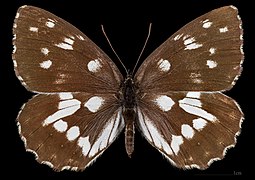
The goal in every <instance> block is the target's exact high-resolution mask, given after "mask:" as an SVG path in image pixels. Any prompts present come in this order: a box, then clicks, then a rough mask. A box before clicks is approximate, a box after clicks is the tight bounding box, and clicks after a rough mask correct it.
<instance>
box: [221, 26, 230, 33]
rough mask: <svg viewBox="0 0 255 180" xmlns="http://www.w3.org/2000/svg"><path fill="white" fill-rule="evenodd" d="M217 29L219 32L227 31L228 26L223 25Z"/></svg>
mask: <svg viewBox="0 0 255 180" xmlns="http://www.w3.org/2000/svg"><path fill="white" fill-rule="evenodd" d="M219 31H220V33H225V32H227V31H228V27H227V26H225V27H224V28H220V29H219Z"/></svg>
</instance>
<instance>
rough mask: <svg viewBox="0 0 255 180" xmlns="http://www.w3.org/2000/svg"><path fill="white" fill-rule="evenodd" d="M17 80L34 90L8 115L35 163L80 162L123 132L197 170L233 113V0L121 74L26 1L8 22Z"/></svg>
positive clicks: (230, 137) (237, 41)
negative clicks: (230, 94)
mask: <svg viewBox="0 0 255 180" xmlns="http://www.w3.org/2000/svg"><path fill="white" fill-rule="evenodd" d="M13 34H14V37H13V46H14V49H13V55H12V59H13V64H14V69H15V73H16V76H17V78H18V79H19V80H20V82H21V83H22V85H23V86H24V87H25V88H26V89H27V90H29V91H31V92H34V93H36V95H35V96H33V98H32V99H30V100H29V101H28V102H27V103H25V104H24V105H23V107H22V109H21V111H20V113H19V115H18V117H17V125H18V130H19V134H20V136H21V139H22V140H23V141H24V144H25V148H26V150H27V151H29V152H32V153H33V154H35V157H36V159H37V161H38V162H40V163H43V164H47V165H48V166H50V167H52V168H53V169H54V170H56V171H61V170H64V169H69V170H75V171H77V170H84V169H85V168H86V167H88V166H89V165H90V164H91V163H92V162H93V161H95V160H96V158H98V157H99V156H100V155H101V154H102V153H103V152H104V151H105V150H106V149H107V148H108V147H109V146H110V145H111V144H112V143H113V142H114V140H115V139H116V137H118V135H119V134H120V133H121V132H122V131H123V130H124V132H125V148H126V152H127V154H128V156H130V157H131V155H132V153H133V151H134V133H135V130H136V129H138V130H139V131H140V132H141V134H142V135H143V136H144V138H145V139H146V140H147V141H148V142H149V143H150V144H151V145H152V146H153V147H154V148H156V149H157V150H158V151H159V152H160V153H161V154H162V155H163V156H164V157H166V159H167V160H169V162H170V163H171V164H172V165H173V166H176V167H178V168H181V169H190V168H198V169H206V168H208V167H209V166H210V165H211V163H212V162H214V161H216V160H220V159H222V158H223V157H224V156H225V154H226V151H227V149H229V148H230V147H233V146H234V145H235V144H236V136H237V135H239V133H240V128H241V123H242V121H243V113H242V111H241V108H240V107H239V105H238V104H237V102H236V101H235V100H233V99H232V98H230V97H228V96H226V95H224V94H223V93H222V92H224V91H226V90H229V89H231V88H232V87H233V86H234V84H235V82H236V80H237V79H238V77H239V76H240V74H241V71H242V62H243V59H244V55H243V50H242V46H243V39H242V34H243V32H242V24H241V19H240V17H239V15H238V10H237V8H236V7H234V6H225V7H221V8H218V9H215V10H213V11H211V12H209V13H207V14H204V15H202V16H200V17H198V18H197V19H195V20H193V21H191V22H190V23H188V24H187V25H185V26H184V27H182V28H181V29H180V30H178V31H177V32H176V33H174V34H173V35H172V36H171V37H169V38H168V39H167V40H166V41H165V42H164V43H163V44H162V45H160V46H159V47H158V48H157V49H156V50H155V51H154V52H152V53H151V54H150V55H149V56H148V57H147V58H146V59H145V60H144V62H143V63H142V65H141V66H140V67H139V68H138V70H137V71H136V73H135V74H133V73H127V74H126V76H125V77H123V76H122V74H121V73H120V71H119V70H118V68H117V66H116V65H115V64H114V63H113V61H112V60H111V59H110V58H109V57H108V56H107V55H106V54H105V53H104V52H103V51H102V50H101V49H100V48H99V47H98V46H97V45H96V44H95V43H93V42H92V41H91V40H90V39H89V38H88V37H87V36H86V35H85V34H83V33H82V32H80V31H79V30H78V29H77V28H75V27H74V26H72V25H71V24H69V23H68V22H66V21H64V20H63V19H61V18H59V17H57V16H55V15H53V14H52V13H50V12H47V11H45V10H43V9H40V8H37V7H33V6H22V7H20V8H19V9H18V12H17V14H16V17H15V20H14V25H13Z"/></svg>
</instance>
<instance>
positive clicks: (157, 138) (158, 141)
mask: <svg viewBox="0 0 255 180" xmlns="http://www.w3.org/2000/svg"><path fill="white" fill-rule="evenodd" d="M145 123H146V125H147V127H148V129H149V131H150V134H151V137H152V139H153V142H154V144H155V146H156V147H158V148H159V149H163V150H164V151H165V152H166V153H167V154H169V155H172V154H173V151H172V150H171V148H170V146H169V144H168V143H167V141H166V140H165V139H164V138H163V137H162V135H161V134H160V133H159V132H158V130H157V128H156V127H155V126H154V125H153V124H152V123H151V121H150V120H147V121H145Z"/></svg>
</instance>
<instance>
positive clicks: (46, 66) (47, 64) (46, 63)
mask: <svg viewBox="0 0 255 180" xmlns="http://www.w3.org/2000/svg"><path fill="white" fill-rule="evenodd" d="M51 65H52V61H51V60H46V61H43V62H41V63H40V67H41V68H43V69H49V68H50V67H51Z"/></svg>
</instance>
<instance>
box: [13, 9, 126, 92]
mask: <svg viewBox="0 0 255 180" xmlns="http://www.w3.org/2000/svg"><path fill="white" fill-rule="evenodd" d="M13 34H14V39H13V45H14V52H13V62H14V67H15V71H16V74H17V76H18V78H19V79H20V81H21V82H22V84H23V85H24V86H25V87H26V88H27V89H29V90H31V91H35V92H91V93H107V92H113V91H116V90H117V89H118V88H119V84H120V82H121V80H122V75H121V74H120V72H119V70H118V69H117V67H116V66H115V65H114V63H113V62H112V61H111V60H110V58H109V57H108V56H107V55H106V54H105V53H104V52H103V51H102V50H101V49H100V48H99V47H98V46H96V45H95V44H94V43H93V42H92V41H91V40H90V39H89V38H88V37H87V36H86V35H84V34H83V33H82V32H80V31H79V30H78V29H77V28H75V27H74V26H72V25H71V24H69V23H68V22H66V21H64V20H63V19H61V18H59V17H57V16H55V15H53V14H51V13H50V12H47V11H45V10H42V9H40V8H36V7H32V6H22V7H21V8H19V10H18V12H17V15H16V18H15V22H14V26H13Z"/></svg>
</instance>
